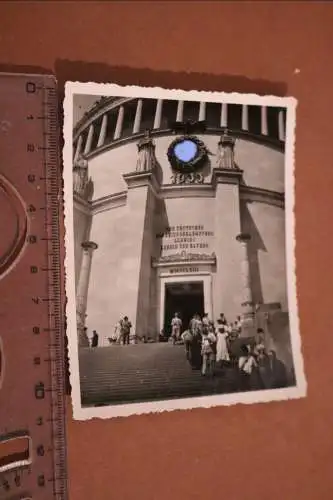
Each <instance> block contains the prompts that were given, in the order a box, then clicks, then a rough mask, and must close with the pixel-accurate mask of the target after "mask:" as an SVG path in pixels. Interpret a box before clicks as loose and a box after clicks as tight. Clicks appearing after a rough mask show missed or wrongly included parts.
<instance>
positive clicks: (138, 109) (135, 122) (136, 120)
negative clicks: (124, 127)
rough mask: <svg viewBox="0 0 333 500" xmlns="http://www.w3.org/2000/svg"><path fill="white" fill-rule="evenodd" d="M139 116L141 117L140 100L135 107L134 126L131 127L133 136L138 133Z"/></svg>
mask: <svg viewBox="0 0 333 500" xmlns="http://www.w3.org/2000/svg"><path fill="white" fill-rule="evenodd" d="M141 115H142V99H139V100H138V103H137V106H136V112H135V118H134V125H133V134H138V133H139V132H140V125H141Z"/></svg>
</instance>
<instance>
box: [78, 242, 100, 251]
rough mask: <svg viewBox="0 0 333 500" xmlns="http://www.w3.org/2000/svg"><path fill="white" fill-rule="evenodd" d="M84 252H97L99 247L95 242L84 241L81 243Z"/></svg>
mask: <svg viewBox="0 0 333 500" xmlns="http://www.w3.org/2000/svg"><path fill="white" fill-rule="evenodd" d="M81 247H82V248H83V250H97V248H98V245H97V243H95V242H94V241H84V242H83V243H81Z"/></svg>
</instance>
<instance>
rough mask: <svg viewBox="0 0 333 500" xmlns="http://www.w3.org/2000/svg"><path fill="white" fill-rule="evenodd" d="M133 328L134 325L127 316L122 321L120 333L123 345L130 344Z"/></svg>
mask: <svg viewBox="0 0 333 500" xmlns="http://www.w3.org/2000/svg"><path fill="white" fill-rule="evenodd" d="M131 328H132V323H131V322H130V321H129V319H128V317H127V316H124V319H122V320H121V322H120V331H121V338H122V341H123V345H129V343H130V334H131Z"/></svg>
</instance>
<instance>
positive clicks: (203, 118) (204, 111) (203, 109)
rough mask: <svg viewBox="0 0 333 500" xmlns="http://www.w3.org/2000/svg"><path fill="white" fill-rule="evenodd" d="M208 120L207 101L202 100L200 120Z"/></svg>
mask: <svg viewBox="0 0 333 500" xmlns="http://www.w3.org/2000/svg"><path fill="white" fill-rule="evenodd" d="M205 120H206V103H205V102H201V103H200V107H199V122H203V121H205Z"/></svg>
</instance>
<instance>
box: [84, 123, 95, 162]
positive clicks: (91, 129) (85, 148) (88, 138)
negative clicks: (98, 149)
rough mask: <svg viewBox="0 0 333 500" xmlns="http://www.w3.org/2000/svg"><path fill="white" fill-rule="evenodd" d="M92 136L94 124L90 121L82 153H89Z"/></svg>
mask: <svg viewBox="0 0 333 500" xmlns="http://www.w3.org/2000/svg"><path fill="white" fill-rule="evenodd" d="M93 136H94V124H93V123H92V124H91V125H90V127H89V132H88V137H87V142H86V145H85V147H84V154H85V155H87V154H88V153H90V150H91V144H92V140H93Z"/></svg>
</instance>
